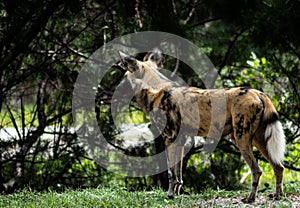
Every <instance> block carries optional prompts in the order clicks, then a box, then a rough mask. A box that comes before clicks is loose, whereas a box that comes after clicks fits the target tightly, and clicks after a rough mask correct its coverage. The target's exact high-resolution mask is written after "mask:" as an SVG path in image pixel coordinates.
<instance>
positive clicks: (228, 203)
mask: <svg viewBox="0 0 300 208" xmlns="http://www.w3.org/2000/svg"><path fill="white" fill-rule="evenodd" d="M242 199H243V197H238V198H221V197H216V198H214V199H210V200H200V201H199V202H197V203H196V204H194V205H193V206H191V207H205V208H206V207H247V208H254V207H255V208H257V207H291V208H300V194H286V195H285V197H282V199H280V200H274V199H270V198H269V197H265V196H258V197H257V198H256V200H255V202H253V203H250V204H245V203H243V202H242Z"/></svg>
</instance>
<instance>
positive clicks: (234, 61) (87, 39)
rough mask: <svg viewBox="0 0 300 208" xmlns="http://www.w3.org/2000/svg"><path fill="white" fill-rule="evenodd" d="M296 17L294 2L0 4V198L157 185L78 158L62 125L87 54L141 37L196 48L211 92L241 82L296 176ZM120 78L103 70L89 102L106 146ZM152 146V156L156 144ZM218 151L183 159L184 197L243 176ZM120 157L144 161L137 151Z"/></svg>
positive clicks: (181, 71)
mask: <svg viewBox="0 0 300 208" xmlns="http://www.w3.org/2000/svg"><path fill="white" fill-rule="evenodd" d="M299 10H300V3H299V1H298V0H289V1H285V0H266V1H259V0H255V1H247V0H228V1H224V0H214V1H211V0H180V1H175V0H165V1H159V0H127V1H123V0H75V1H69V0H61V1H55V0H31V1H29V0H23V1H17V0H4V1H1V2H0V80H1V82H0V131H1V135H0V192H12V191H14V190H16V189H20V188H24V187H26V186H30V187H33V188H35V189H37V190H40V189H46V188H47V187H53V188H60V187H64V186H69V187H86V186H89V187H91V186H97V185H98V184H101V183H102V184H108V183H115V182H119V183H128V184H130V185H132V186H135V187H145V186H150V185H158V184H160V185H162V186H163V187H164V186H165V185H166V184H165V183H166V176H165V175H164V174H162V175H161V176H153V177H149V178H145V179H141V178H137V179H136V178H126V177H121V176H118V175H114V174H112V173H109V172H107V171H106V170H104V169H103V168H101V167H100V166H98V165H97V164H96V163H94V162H93V161H92V160H91V159H90V158H89V157H88V156H87V154H86V152H85V151H84V148H83V147H82V146H81V145H80V144H79V143H78V141H77V136H76V134H75V133H74V131H72V128H71V126H72V116H71V112H72V103H71V98H72V91H73V85H74V83H75V81H76V78H77V75H78V72H79V71H80V69H81V67H82V65H83V64H84V63H85V62H86V60H87V59H88V57H89V56H90V55H91V54H92V53H93V52H94V51H95V50H97V49H98V48H99V47H101V46H103V45H105V44H106V43H107V42H109V41H111V40H113V39H114V38H116V37H119V36H122V35H125V34H129V33H133V32H138V31H147V30H156V31H165V32H169V33H173V34H177V35H180V36H182V37H184V38H187V39H189V40H190V41H192V42H193V43H195V44H196V45H198V46H199V47H201V48H203V51H204V52H205V53H206V54H207V55H208V57H209V58H210V59H211V60H212V62H213V63H214V65H215V66H216V68H217V70H218V72H219V75H220V78H219V79H217V80H216V83H217V85H219V87H232V86H245V85H247V86H251V87H254V88H257V89H260V90H262V91H265V92H266V93H267V94H269V95H270V97H271V98H272V100H273V102H274V104H275V106H276V108H277V109H278V111H279V113H280V117H281V120H282V122H283V124H284V128H285V134H286V139H287V144H288V146H287V153H286V159H285V161H284V164H285V166H286V167H287V168H288V169H290V170H294V171H300V162H299V149H300V144H299V137H300V131H299V128H300V117H299V112H300V88H299V86H300V79H299V78H300V72H299V68H300V47H299V45H300V27H299V22H300V15H299ZM166 60H167V61H168V63H167V65H166V66H167V69H168V70H171V71H173V70H175V69H176V70H177V68H178V71H177V73H178V75H179V76H180V77H182V78H183V79H184V80H185V81H186V82H187V83H189V84H191V85H194V86H198V87H201V82H200V81H199V78H198V77H197V76H196V75H195V74H193V73H190V72H189V71H188V69H187V67H186V66H185V65H183V64H182V63H179V66H178V63H177V62H176V60H173V59H172V58H167V59H166ZM123 74H124V72H123V71H120V70H119V69H118V68H114V69H112V71H111V73H110V74H109V75H108V76H107V77H106V78H105V81H103V82H101V84H99V89H98V93H97V98H96V103H97V106H96V113H97V115H98V117H97V118H98V121H99V125H100V127H101V129H102V130H103V131H104V133H105V134H106V135H107V136H110V138H111V139H112V140H113V137H112V136H113V134H114V128H113V121H112V120H111V116H110V113H109V110H108V109H109V106H110V103H111V97H112V95H113V89H114V88H115V86H116V85H117V84H118V83H119V82H120V81H121V80H122V76H123ZM100 105H101V109H100V108H99V106H100ZM101 110H102V111H103V112H101V113H100V111H101ZM135 110H136V108H135V107H134V106H133V111H135ZM134 115H137V114H134ZM138 115H140V113H138ZM140 117H141V120H142V121H143V120H144V121H145V120H147V118H144V116H143V115H140ZM139 122H140V121H139ZM9 129H14V132H16V133H13V134H12V133H10V131H9ZM46 134H47V135H48V136H47V138H46V139H45V135H46ZM4 135H9V136H4ZM49 135H50V136H49ZM152 145H154V146H155V147H156V149H155V148H154V150H155V151H161V143H160V141H159V140H156V143H155V144H152ZM218 149H219V150H221V151H219V150H217V151H216V153H215V154H214V155H213V156H212V157H210V159H209V160H208V162H207V161H201V159H200V158H197V157H196V156H195V153H197V152H199V149H193V150H192V151H191V152H190V153H189V154H188V157H187V158H186V169H187V171H186V174H189V176H190V177H185V181H186V184H189V185H190V187H191V188H192V189H193V190H200V189H201V187H202V188H203V187H222V188H234V185H233V184H236V183H237V181H238V180H239V177H240V176H241V174H242V173H243V172H245V171H244V170H243V165H242V164H243V162H241V160H240V156H239V153H238V151H237V148H236V147H235V146H234V144H232V143H229V142H227V141H224V142H223V143H220V145H219V148H218ZM122 150H123V151H125V152H126V153H127V154H146V150H145V148H144V147H140V148H139V149H127V150H126V149H125V150H124V149H122ZM200 151H201V150H200ZM224 152H227V155H228V156H226V157H224V155H223V153H224ZM228 153H229V154H228ZM257 157H258V158H259V159H261V160H263V158H261V156H260V155H258V154H257ZM189 158H190V160H188V159H189ZM205 162H206V163H205ZM204 163H205V165H202V164H204ZM195 164H197V165H195ZM218 170H226V171H223V172H222V171H218ZM200 177H201V179H199V178H200ZM189 178H190V180H189ZM204 178H205V179H206V180H204ZM215 179H217V180H215ZM291 180H295V179H294V178H291ZM195 181H199V183H195Z"/></svg>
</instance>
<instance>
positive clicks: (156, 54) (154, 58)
mask: <svg viewBox="0 0 300 208" xmlns="http://www.w3.org/2000/svg"><path fill="white" fill-rule="evenodd" d="M164 60H165V59H164V56H163V53H162V51H161V50H160V49H159V48H154V49H153V50H152V51H150V52H149V53H147V54H146V56H145V57H144V61H151V62H153V63H155V64H156V65H157V66H158V67H159V68H162V67H163V64H164Z"/></svg>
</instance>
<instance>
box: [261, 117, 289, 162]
mask: <svg viewBox="0 0 300 208" xmlns="http://www.w3.org/2000/svg"><path fill="white" fill-rule="evenodd" d="M265 138H266V139H267V140H268V141H267V150H268V153H269V156H270V159H271V160H272V161H273V162H274V163H277V164H280V163H281V162H282V161H283V158H284V153H285V136H284V133H283V129H282V125H281V123H280V121H275V122H273V123H271V124H268V126H267V128H266V132H265Z"/></svg>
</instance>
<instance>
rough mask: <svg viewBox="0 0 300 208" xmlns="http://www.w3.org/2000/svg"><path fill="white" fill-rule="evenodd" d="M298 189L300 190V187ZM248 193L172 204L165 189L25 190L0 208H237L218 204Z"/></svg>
mask: <svg viewBox="0 0 300 208" xmlns="http://www.w3.org/2000/svg"><path fill="white" fill-rule="evenodd" d="M296 185H297V187H299V186H298V185H299V184H296ZM294 188H295V187H292V189H291V190H293V191H295V189H294ZM296 190H299V189H296ZM247 193H248V190H247V191H246V190H242V191H224V190H211V189H209V190H206V191H205V192H203V193H201V194H191V195H179V196H176V198H175V199H174V200H169V199H167V198H166V193H165V192H164V191H162V190H161V189H155V190H153V191H151V192H148V191H133V192H132V191H131V192H130V191H128V190H127V189H126V188H123V187H114V188H112V187H111V188H107V187H99V188H96V189H84V190H66V191H64V192H61V193H59V192H54V191H47V192H46V191H44V192H34V191H31V190H28V189H25V190H23V191H20V192H17V193H14V194H10V195H1V196H0V207H41V208H43V207H45V208H50V207H66V208H67V207H70V208H71V207H72V208H74V207H78V208H79V207H134V208H137V207H203V206H205V207H224V206H225V207H234V206H233V205H232V204H230V203H229V204H228V203H226V202H222V201H221V202H220V203H221V204H222V203H223V204H222V206H221V205H218V203H215V201H216V200H219V199H221V200H223V198H224V199H227V200H228V199H231V198H237V199H236V200H237V201H240V197H242V196H246V195H247ZM294 194H297V193H294ZM298 194H299V193H298ZM259 195H262V196H265V197H266V195H267V193H259ZM206 203H207V204H206ZM224 203H225V204H224ZM267 203H269V202H268V201H267V202H265V204H267ZM270 203H274V201H270ZM276 203H277V204H276V207H290V206H291V205H292V204H293V202H292V200H291V199H290V198H288V197H284V198H283V199H282V200H280V201H279V202H276ZM235 207H237V206H235ZM246 207H252V206H250V205H249V206H246ZM262 207H268V206H267V205H266V206H262Z"/></svg>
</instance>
